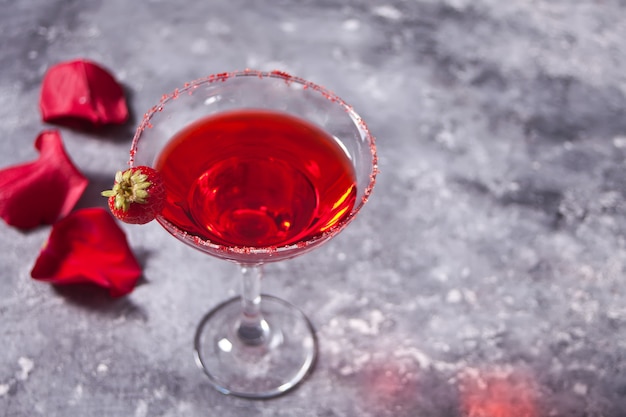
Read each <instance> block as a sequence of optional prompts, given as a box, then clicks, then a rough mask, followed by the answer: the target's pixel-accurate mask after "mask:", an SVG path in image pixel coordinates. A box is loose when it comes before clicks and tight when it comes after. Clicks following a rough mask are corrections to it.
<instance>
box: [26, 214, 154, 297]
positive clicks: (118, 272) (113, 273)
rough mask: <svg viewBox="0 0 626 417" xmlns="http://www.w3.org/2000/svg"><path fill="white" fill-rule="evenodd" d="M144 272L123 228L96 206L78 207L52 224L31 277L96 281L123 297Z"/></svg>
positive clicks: (51, 280) (57, 281)
mask: <svg viewBox="0 0 626 417" xmlns="http://www.w3.org/2000/svg"><path fill="white" fill-rule="evenodd" d="M141 273H142V271H141V267H140V266H139V263H138V262H137V260H136V259H135V256H134V255H133V253H132V251H131V249H130V246H129V244H128V241H127V240H126V235H125V233H124V231H123V230H122V229H121V228H120V226H119V225H118V224H117V222H116V221H115V220H114V219H113V217H112V216H111V214H110V213H109V212H108V211H107V210H105V209H104V208H101V207H96V208H86V209H80V210H76V211H74V212H72V213H70V214H69V215H68V216H67V217H64V218H63V219H61V220H59V221H58V222H57V223H55V224H54V225H53V226H52V231H51V232H50V237H49V238H48V241H47V243H46V245H45V246H44V248H43V249H42V250H41V252H40V253H39V256H38V258H37V260H36V261H35V265H34V266H33V269H32V271H31V277H33V278H34V279H36V280H40V281H45V282H49V283H51V284H55V285H64V284H75V283H93V284H96V285H99V286H101V287H104V288H108V289H109V293H110V294H111V296H113V297H120V296H123V295H126V294H128V293H130V292H131V291H132V290H133V288H135V284H136V283H137V280H138V279H139V277H140V276H141Z"/></svg>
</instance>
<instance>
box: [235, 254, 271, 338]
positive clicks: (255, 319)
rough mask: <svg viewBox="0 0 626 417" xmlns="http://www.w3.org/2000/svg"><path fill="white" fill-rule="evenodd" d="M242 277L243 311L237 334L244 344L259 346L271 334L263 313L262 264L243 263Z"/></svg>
mask: <svg viewBox="0 0 626 417" xmlns="http://www.w3.org/2000/svg"><path fill="white" fill-rule="evenodd" d="M241 277H242V280H241V307H242V309H241V310H242V311H241V319H240V321H239V323H238V328H237V336H238V337H239V339H240V340H241V342H242V343H243V344H244V345H248V346H259V345H262V344H264V343H266V342H267V339H268V336H269V326H268V324H267V322H266V321H265V319H264V318H263V314H262V313H261V278H262V277H263V267H262V265H260V264H257V265H242V266H241Z"/></svg>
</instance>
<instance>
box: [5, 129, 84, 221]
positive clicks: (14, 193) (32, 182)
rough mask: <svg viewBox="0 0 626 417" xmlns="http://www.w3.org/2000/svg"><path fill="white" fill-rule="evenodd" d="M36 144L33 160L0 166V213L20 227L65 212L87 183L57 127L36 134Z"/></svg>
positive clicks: (55, 216)
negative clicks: (68, 152) (65, 147)
mask: <svg viewBox="0 0 626 417" xmlns="http://www.w3.org/2000/svg"><path fill="white" fill-rule="evenodd" d="M35 148H36V149H37V150H38V151H39V153H40V155H39V158H38V159H37V160H36V161H33V162H27V163H24V164H20V165H15V166H12V167H8V168H5V169H2V170H0V217H2V219H4V221H5V222H7V223H8V224H10V225H12V226H15V227H18V228H21V229H31V228H33V227H36V226H39V225H41V224H52V223H54V222H55V221H56V220H57V219H59V218H60V217H62V216H65V215H66V214H67V213H69V212H70V211H71V210H72V208H73V207H74V205H75V204H76V202H77V201H78V199H79V198H80V196H81V195H82V193H83V191H85V188H86V187H87V183H88V180H87V178H85V176H84V175H83V174H82V173H81V172H80V171H79V170H78V169H77V168H76V167H75V166H74V164H73V163H72V161H71V160H70V158H69V157H68V156H67V154H66V153H65V149H64V148H63V142H62V141H61V135H60V133H59V132H58V131H56V130H49V131H44V132H42V133H41V134H39V136H38V137H37V139H36V140H35Z"/></svg>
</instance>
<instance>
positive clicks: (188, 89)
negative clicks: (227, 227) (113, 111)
mask: <svg viewBox="0 0 626 417" xmlns="http://www.w3.org/2000/svg"><path fill="white" fill-rule="evenodd" d="M238 77H257V78H260V79H263V78H279V79H283V80H284V81H285V82H287V83H296V84H300V85H302V86H303V88H305V89H311V90H314V91H316V92H318V93H319V94H320V95H322V96H323V97H324V98H326V99H327V100H330V101H331V102H333V103H335V104H337V105H339V106H341V107H343V109H344V110H345V111H346V112H347V113H348V116H349V117H350V118H351V119H352V120H353V122H354V123H355V125H356V126H357V128H358V129H359V132H360V133H361V135H362V136H364V138H365V139H366V141H367V145H368V146H369V150H370V154H371V161H372V163H371V170H370V173H369V183H368V184H367V186H366V188H365V190H363V196H362V197H361V199H360V201H359V203H358V204H356V205H355V206H354V207H353V208H352V210H351V211H350V213H349V214H348V215H347V216H346V217H345V218H344V219H342V220H341V221H340V222H339V223H338V224H336V225H334V226H333V227H331V228H329V229H327V230H325V231H323V232H322V233H320V234H318V235H316V236H314V237H312V238H310V239H308V240H305V241H300V242H296V243H291V244H288V245H283V246H276V245H274V246H230V245H223V244H219V243H215V242H213V241H211V240H209V239H204V238H201V237H199V236H196V235H194V234H191V233H188V232H186V231H185V230H183V229H181V228H179V227H177V226H175V225H174V224H172V223H171V222H169V221H168V220H166V219H165V218H163V217H162V216H160V215H158V216H157V221H158V222H159V223H160V224H161V226H163V227H164V228H165V229H166V230H167V231H168V232H170V233H171V234H175V235H176V237H177V238H179V239H180V240H183V241H184V242H185V243H188V244H190V245H192V246H194V247H196V248H198V249H200V250H203V248H206V249H207V250H208V249H210V250H214V251H218V252H223V253H231V254H233V255H264V254H266V255H268V256H271V255H272V254H279V253H282V252H288V251H291V250H303V249H305V248H307V247H309V246H311V245H313V244H315V243H316V242H320V241H323V240H326V239H329V238H331V237H333V236H335V235H336V234H338V233H339V232H340V231H341V230H343V228H344V227H346V226H347V225H348V224H349V223H350V222H351V221H352V220H353V219H354V218H355V217H356V215H357V214H358V213H359V212H360V211H361V209H362V208H363V206H364V205H365V203H366V202H367V201H368V200H369V197H370V195H371V193H372V190H373V188H374V185H375V183H376V176H377V175H378V173H379V170H378V155H377V149H376V139H375V137H374V136H373V135H372V134H371V133H370V130H369V128H368V126H367V124H366V123H365V121H364V120H363V119H362V118H361V116H359V115H358V114H357V113H356V112H355V111H354V109H353V108H352V106H351V105H349V104H348V103H346V102H345V101H344V100H343V99H341V98H340V97H339V96H337V95H336V94H335V93H333V92H332V91H330V90H328V89H326V88H325V87H322V86H321V85H319V84H316V83H313V82H311V81H307V80H305V79H304V78H300V77H297V76H293V75H290V74H288V73H286V72H284V71H279V70H274V71H259V70H253V69H245V70H235V71H231V72H222V73H216V74H211V75H208V76H205V77H202V78H198V79H195V80H193V81H191V82H187V83H185V84H184V85H183V86H182V87H181V88H176V89H175V90H174V91H172V92H171V93H169V94H165V95H163V96H162V97H161V99H160V100H159V102H158V104H156V105H155V106H153V107H152V108H151V109H150V110H148V111H147V112H146V113H145V114H144V115H143V119H142V121H141V123H140V124H139V126H138V127H137V129H136V131H135V134H134V136H133V140H132V145H131V149H130V157H129V161H128V165H129V166H130V167H133V166H134V162H135V154H136V153H137V145H138V143H139V141H140V139H141V136H142V134H143V132H144V130H146V129H148V128H150V127H151V120H152V118H153V117H154V116H155V115H156V114H157V113H160V112H161V111H163V108H164V107H165V105H166V104H167V103H168V102H170V101H172V100H175V99H176V98H178V97H179V96H180V95H181V94H182V93H189V94H192V92H193V90H195V89H196V88H198V87H200V86H202V85H207V84H213V83H216V82H226V81H227V80H229V79H231V78H238Z"/></svg>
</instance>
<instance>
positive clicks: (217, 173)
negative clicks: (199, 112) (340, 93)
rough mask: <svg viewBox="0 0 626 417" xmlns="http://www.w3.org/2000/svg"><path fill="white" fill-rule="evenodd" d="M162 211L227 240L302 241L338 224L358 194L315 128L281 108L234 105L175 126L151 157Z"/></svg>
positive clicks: (346, 163) (340, 153) (344, 159)
mask: <svg viewBox="0 0 626 417" xmlns="http://www.w3.org/2000/svg"><path fill="white" fill-rule="evenodd" d="M156 168H157V169H158V170H159V171H160V172H161V174H162V175H163V179H164V181H165V185H166V189H167V202H166V205H165V209H164V211H163V217H164V218H165V219H167V220H168V221H169V222H171V223H172V224H174V225H176V226H177V227H178V228H180V229H182V230H184V231H187V232H188V233H190V234H193V235H196V236H199V237H201V238H203V239H207V240H210V241H212V242H214V243H217V244H221V245H227V246H247V247H271V246H283V245H287V244H292V243H296V242H299V241H306V240H308V239H310V238H312V237H315V236H316V235H319V234H320V233H322V232H323V231H325V230H327V229H328V228H330V227H332V226H334V225H336V224H337V223H338V222H340V221H341V220H342V219H343V218H344V217H345V216H347V215H348V214H349V213H350V210H351V209H352V207H353V205H354V202H355V199H356V179H355V173H354V168H353V165H352V163H351V161H350V159H349V158H348V156H347V154H346V153H345V151H344V150H343V149H342V148H341V147H340V146H339V144H338V143H337V142H336V141H335V140H334V139H333V138H332V137H331V136H330V135H328V134H327V133H325V132H324V131H323V130H321V129H320V128H318V127H316V126H314V125H312V124H309V123H308V122H305V121H303V120H300V119H297V118H295V117H293V116H289V115H287V114H283V113H276V112H268V111H264V110H238V111H231V112H226V113H220V114H217V115H212V116H209V117H207V118H204V119H201V120H199V121H197V122H195V123H193V124H191V125H189V126H187V127H186V128H184V129H183V130H181V131H180V132H178V133H177V134H176V135H175V136H174V137H173V139H172V140H171V142H170V143H169V144H168V145H167V147H166V148H165V149H164V150H163V152H162V153H161V155H160V156H159V159H158V161H157V164H156Z"/></svg>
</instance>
